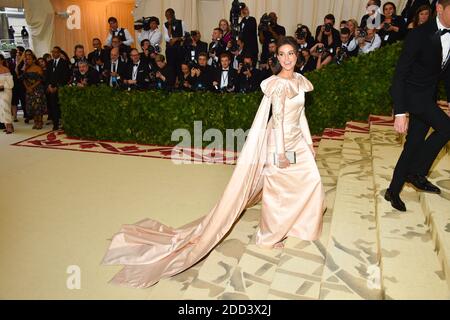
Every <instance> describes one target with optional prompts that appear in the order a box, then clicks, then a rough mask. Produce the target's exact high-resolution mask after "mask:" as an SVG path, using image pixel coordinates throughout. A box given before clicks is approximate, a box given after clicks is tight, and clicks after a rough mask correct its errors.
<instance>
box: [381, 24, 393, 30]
mask: <svg viewBox="0 0 450 320" xmlns="http://www.w3.org/2000/svg"><path fill="white" fill-rule="evenodd" d="M391 26H392V25H391V24H390V23H387V22H385V23H384V24H383V29H384V31H389V28H390V27H391Z"/></svg>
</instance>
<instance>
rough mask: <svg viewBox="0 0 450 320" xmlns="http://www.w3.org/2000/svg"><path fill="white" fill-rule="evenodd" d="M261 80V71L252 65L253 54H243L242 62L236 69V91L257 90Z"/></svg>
mask: <svg viewBox="0 0 450 320" xmlns="http://www.w3.org/2000/svg"><path fill="white" fill-rule="evenodd" d="M261 82H262V73H261V71H260V70H258V69H256V68H255V67H254V61H253V56H252V55H250V54H247V55H246V56H244V62H243V64H241V65H240V66H239V70H238V89H237V90H238V92H241V93H247V92H254V91H257V90H259V89H260V88H259V86H260V84H261Z"/></svg>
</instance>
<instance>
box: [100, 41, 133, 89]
mask: <svg viewBox="0 0 450 320" xmlns="http://www.w3.org/2000/svg"><path fill="white" fill-rule="evenodd" d="M110 58H111V59H110V61H109V62H108V63H106V65H105V71H106V73H107V78H106V83H107V84H108V85H109V86H110V87H114V88H116V87H120V86H121V85H122V81H123V80H124V79H125V77H126V75H127V72H128V66H127V64H126V63H124V62H123V61H122V60H120V51H119V48H113V49H111V55H110Z"/></svg>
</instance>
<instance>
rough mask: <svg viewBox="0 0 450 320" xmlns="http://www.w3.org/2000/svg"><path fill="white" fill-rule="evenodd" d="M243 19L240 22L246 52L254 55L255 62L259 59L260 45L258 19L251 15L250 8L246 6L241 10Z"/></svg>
mask: <svg viewBox="0 0 450 320" xmlns="http://www.w3.org/2000/svg"><path fill="white" fill-rule="evenodd" d="M241 16H242V20H241V22H240V24H239V26H240V29H241V34H240V36H241V37H242V39H243V40H244V44H245V47H244V50H245V52H247V53H249V54H251V55H252V60H253V61H254V63H256V61H258V54H259V47H258V27H257V25H258V24H257V23H256V19H255V18H254V17H250V9H249V8H248V7H247V6H246V7H245V8H243V9H242V10H241Z"/></svg>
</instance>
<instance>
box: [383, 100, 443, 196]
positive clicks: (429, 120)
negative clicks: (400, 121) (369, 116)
mask: <svg viewBox="0 0 450 320" xmlns="http://www.w3.org/2000/svg"><path fill="white" fill-rule="evenodd" d="M430 128H433V129H434V132H433V133H432V134H431V135H430V136H429V137H428V138H427V135H428V133H429V131H430ZM449 140H450V117H449V116H448V115H447V114H446V113H445V112H444V111H442V109H441V108H439V107H438V106H436V105H435V104H432V105H430V106H427V107H426V109H425V111H423V112H421V113H411V114H410V120H409V130H408V136H407V137H406V143H405V147H404V149H403V152H402V155H401V156H400V159H399V160H398V163H397V166H396V168H395V171H394V177H393V179H392V182H391V185H390V187H389V189H390V190H391V192H392V193H394V194H400V192H401V190H402V188H403V185H404V184H405V180H406V176H407V175H409V174H419V175H423V176H428V174H429V172H430V169H431V167H432V166H433V163H434V161H435V160H436V158H437V156H438V155H439V153H440V151H441V150H442V148H443V147H444V146H445V145H446V144H447V143H448V141H449Z"/></svg>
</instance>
